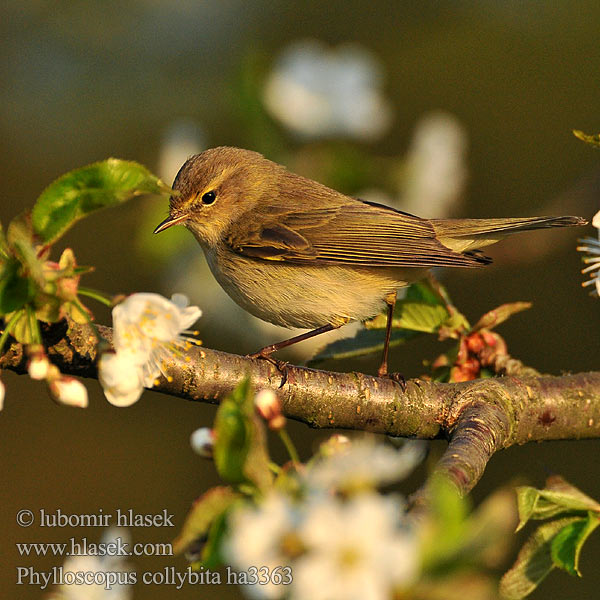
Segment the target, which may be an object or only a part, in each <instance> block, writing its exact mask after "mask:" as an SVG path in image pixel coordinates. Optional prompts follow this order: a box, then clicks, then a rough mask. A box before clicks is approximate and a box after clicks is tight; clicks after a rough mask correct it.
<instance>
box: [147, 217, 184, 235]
mask: <svg viewBox="0 0 600 600" xmlns="http://www.w3.org/2000/svg"><path fill="white" fill-rule="evenodd" d="M189 216H190V215H188V214H183V215H180V216H178V217H173V216H171V215H169V216H168V217H167V218H166V219H165V220H164V221H163V222H162V223H161V224H160V225H159V226H158V227H157V228H156V229H155V230H154V233H160V232H161V231H164V230H165V229H169V227H172V226H173V225H179V223H182V222H183V221H185V220H186V219H187V218H188V217H189Z"/></svg>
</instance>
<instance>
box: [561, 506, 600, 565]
mask: <svg viewBox="0 0 600 600" xmlns="http://www.w3.org/2000/svg"><path fill="white" fill-rule="evenodd" d="M598 525H600V519H599V517H598V515H595V514H594V513H588V515H587V518H585V519H581V520H578V521H573V523H570V524H569V525H567V526H566V527H564V528H563V529H562V530H561V531H560V532H559V533H558V535H557V536H556V537H555V538H554V539H553V540H552V547H551V551H552V561H553V562H554V564H555V565H556V566H557V567H559V568H561V569H564V570H565V571H566V572H567V573H569V575H579V577H581V573H580V572H579V554H580V553H581V548H582V547H583V544H584V543H585V541H586V540H587V538H588V537H589V535H590V534H591V533H592V531H594V529H596V527H598Z"/></svg>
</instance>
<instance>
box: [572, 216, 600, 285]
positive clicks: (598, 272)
mask: <svg viewBox="0 0 600 600" xmlns="http://www.w3.org/2000/svg"><path fill="white" fill-rule="evenodd" d="M592 225H593V226H594V227H595V228H596V229H598V239H594V238H585V239H583V240H581V242H583V244H584V245H583V246H578V247H577V250H579V251H580V252H585V253H586V254H587V256H586V257H585V258H584V259H583V262H584V263H585V264H586V265H588V266H587V267H585V269H583V270H582V271H581V272H582V273H589V274H590V279H588V280H587V281H584V282H583V286H584V287H587V286H590V285H593V286H595V288H596V289H595V291H594V294H595V295H597V296H600V211H598V212H597V213H596V214H595V215H594V218H593V219H592Z"/></svg>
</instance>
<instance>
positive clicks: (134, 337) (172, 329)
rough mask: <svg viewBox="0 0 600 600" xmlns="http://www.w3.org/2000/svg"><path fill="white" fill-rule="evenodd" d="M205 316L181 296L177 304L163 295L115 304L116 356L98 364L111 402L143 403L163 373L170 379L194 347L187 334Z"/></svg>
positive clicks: (133, 297) (135, 296) (138, 296)
mask: <svg viewBox="0 0 600 600" xmlns="http://www.w3.org/2000/svg"><path fill="white" fill-rule="evenodd" d="M201 314H202V311H201V310H200V309H199V308H198V307H197V306H188V300H187V298H186V297H185V296H183V295H181V294H175V295H174V296H173V297H172V299H171V300H167V299H166V298H164V297H163V296H160V295H159V294H151V293H143V294H132V295H131V296H129V297H128V298H127V299H126V300H124V301H123V302H121V303H120V304H118V305H117V306H115V308H114V309H113V346H114V349H115V352H114V353H112V354H105V355H103V357H102V358H101V360H100V362H99V365H98V368H99V379H100V382H101V384H102V386H103V388H104V392H105V395H106V398H107V399H108V401H109V402H111V403H112V404H115V405H116V406H129V405H130V404H133V403H134V402H136V401H137V400H138V398H139V397H140V395H141V393H142V390H143V388H144V387H152V386H153V385H154V384H155V381H156V378H157V377H159V376H160V375H161V373H162V374H163V375H165V377H167V375H166V367H167V364H168V362H169V360H171V359H172V358H173V357H174V356H176V355H181V354H182V353H183V352H185V351H186V350H188V349H189V347H190V342H189V341H188V340H187V339H186V338H185V337H184V336H182V335H181V333H182V332H184V331H186V330H187V329H188V328H189V327H190V326H191V325H193V324H194V323H195V322H196V321H197V320H198V318H199V317H200V315H201Z"/></svg>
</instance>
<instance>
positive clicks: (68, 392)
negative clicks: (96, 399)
mask: <svg viewBox="0 0 600 600" xmlns="http://www.w3.org/2000/svg"><path fill="white" fill-rule="evenodd" d="M49 389H50V394H51V395H52V397H53V398H54V399H55V400H56V401H57V402H59V403H60V404H65V405H67V406H77V407H78V408H86V407H87V405H88V394H87V389H86V388H85V386H84V385H83V383H81V382H80V381H77V379H75V378H74V377H69V376H68V375H62V376H60V377H59V378H58V379H54V380H53V381H51V382H50V383H49Z"/></svg>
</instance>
